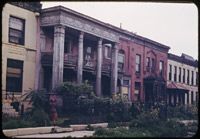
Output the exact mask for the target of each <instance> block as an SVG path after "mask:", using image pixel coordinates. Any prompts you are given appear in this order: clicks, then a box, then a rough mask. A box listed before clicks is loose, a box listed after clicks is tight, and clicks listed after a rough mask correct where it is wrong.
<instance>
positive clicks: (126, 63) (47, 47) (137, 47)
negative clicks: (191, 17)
mask: <svg viewBox="0 0 200 139" xmlns="http://www.w3.org/2000/svg"><path fill="white" fill-rule="evenodd" d="M40 27H41V31H40V35H41V37H40V44H41V45H40V48H39V51H38V52H41V53H40V54H39V56H38V59H37V63H39V64H38V66H37V67H36V75H38V77H36V82H37V83H38V85H36V88H43V87H44V88H46V89H47V90H48V91H49V92H51V91H52V90H54V89H55V88H56V87H57V85H59V84H60V83H62V82H63V81H72V82H77V83H81V82H83V81H84V80H88V81H89V83H90V84H91V85H92V86H93V87H94V92H95V93H96V95H98V96H100V95H101V94H102V95H103V96H111V95H112V93H114V94H116V93H117V92H120V93H121V94H122V96H124V97H125V98H126V99H128V100H130V101H133V102H138V103H139V102H148V103H154V102H157V101H159V100H160V99H166V85H167V83H166V80H167V57H168V55H167V54H168V50H169V49H170V47H168V46H165V45H163V44H160V43H157V42H155V41H152V40H150V39H147V38H144V37H142V36H139V35H136V34H134V33H131V32H128V31H126V30H123V29H121V28H117V27H115V26H112V25H110V24H107V23H103V22H101V21H99V20H96V19H94V18H91V17H89V16H86V15H83V14H81V13H78V12H76V11H73V10H70V9H68V8H65V7H62V6H56V7H51V8H46V9H43V10H42V12H41V17H40Z"/></svg>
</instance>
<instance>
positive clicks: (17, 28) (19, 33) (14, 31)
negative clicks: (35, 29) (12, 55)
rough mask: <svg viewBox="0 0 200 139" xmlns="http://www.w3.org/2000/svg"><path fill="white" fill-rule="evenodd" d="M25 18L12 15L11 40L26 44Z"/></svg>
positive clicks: (10, 24)
mask: <svg viewBox="0 0 200 139" xmlns="http://www.w3.org/2000/svg"><path fill="white" fill-rule="evenodd" d="M24 26H25V20H23V19H19V18H16V17H13V16H10V20H9V42H11V43H15V44H20V45H24Z"/></svg>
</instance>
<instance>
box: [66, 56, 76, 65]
mask: <svg viewBox="0 0 200 139" xmlns="http://www.w3.org/2000/svg"><path fill="white" fill-rule="evenodd" d="M77 61H78V56H77V55H73V54H65V55H64V65H65V66H76V65H77Z"/></svg>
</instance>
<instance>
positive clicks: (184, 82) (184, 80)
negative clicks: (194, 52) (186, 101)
mask: <svg viewBox="0 0 200 139" xmlns="http://www.w3.org/2000/svg"><path fill="white" fill-rule="evenodd" d="M183 83H185V68H183Z"/></svg>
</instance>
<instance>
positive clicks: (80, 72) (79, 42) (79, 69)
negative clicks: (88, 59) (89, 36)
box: [77, 32, 84, 84]
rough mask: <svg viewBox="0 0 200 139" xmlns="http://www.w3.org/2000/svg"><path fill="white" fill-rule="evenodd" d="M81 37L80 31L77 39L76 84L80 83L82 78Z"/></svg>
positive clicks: (82, 35)
mask: <svg viewBox="0 0 200 139" xmlns="http://www.w3.org/2000/svg"><path fill="white" fill-rule="evenodd" d="M83 37H84V33H83V32H80V35H79V40H78V71H77V83H78V84H81V83H82V79H83Z"/></svg>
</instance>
